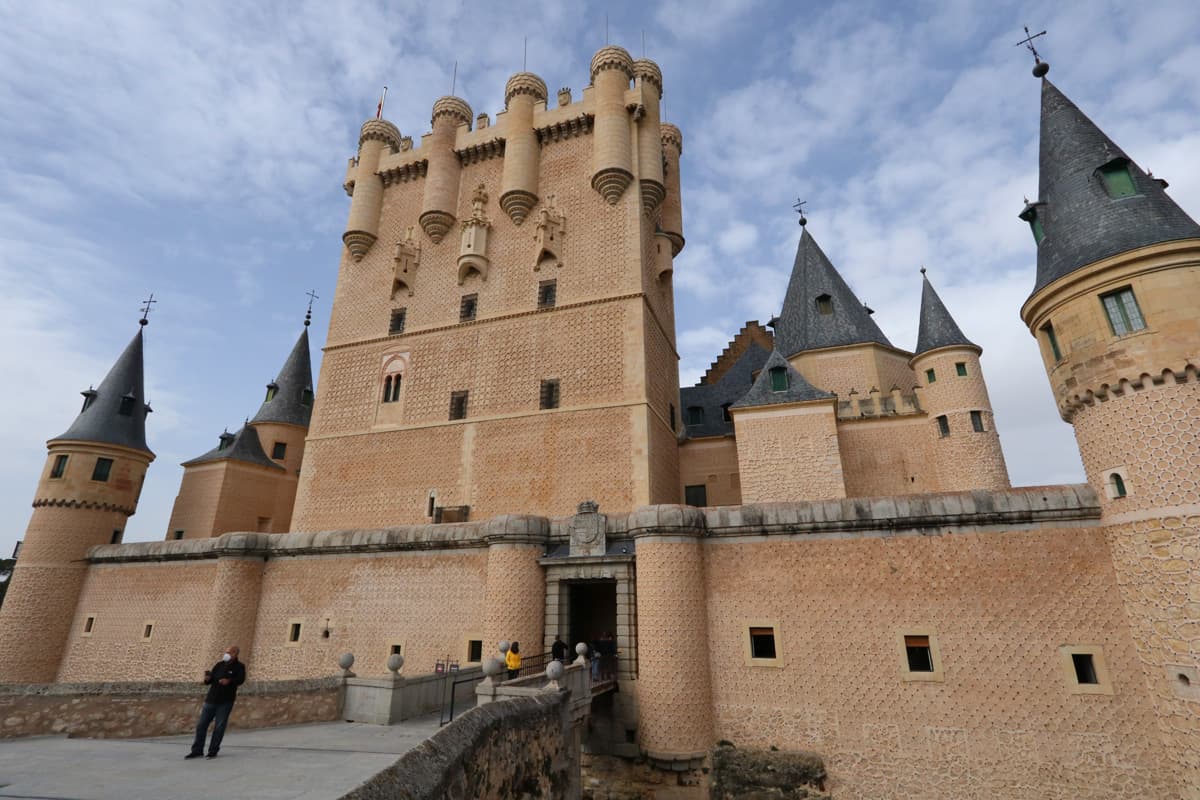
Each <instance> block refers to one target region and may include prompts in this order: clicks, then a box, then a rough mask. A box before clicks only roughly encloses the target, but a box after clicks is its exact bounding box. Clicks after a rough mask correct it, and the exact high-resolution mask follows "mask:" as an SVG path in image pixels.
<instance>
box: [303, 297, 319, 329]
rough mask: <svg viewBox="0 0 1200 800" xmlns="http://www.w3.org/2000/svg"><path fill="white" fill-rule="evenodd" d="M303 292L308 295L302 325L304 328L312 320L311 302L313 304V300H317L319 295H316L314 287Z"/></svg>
mask: <svg viewBox="0 0 1200 800" xmlns="http://www.w3.org/2000/svg"><path fill="white" fill-rule="evenodd" d="M304 294H305V295H307V296H308V310H307V311H305V312H304V327H306V328H307V327H308V326H309V324H310V323H311V322H312V304H313V300H319V299H320V297H318V296H317V290H316V289H309V290H308V291H307V292H305V293H304Z"/></svg>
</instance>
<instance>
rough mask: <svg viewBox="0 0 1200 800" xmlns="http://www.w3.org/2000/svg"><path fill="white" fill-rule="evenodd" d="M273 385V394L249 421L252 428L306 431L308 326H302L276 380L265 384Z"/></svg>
mask: <svg viewBox="0 0 1200 800" xmlns="http://www.w3.org/2000/svg"><path fill="white" fill-rule="evenodd" d="M272 385H274V387H275V394H274V396H272V397H271V398H270V399H268V400H266V401H264V402H263V404H262V406H261V407H260V408H259V409H258V413H257V414H255V415H254V418H253V419H251V420H250V424H251V425H257V424H259V423H263V422H279V423H283V424H285V425H298V426H300V427H302V428H307V427H308V422H309V420H310V419H311V418H312V391H313V379H312V360H311V358H310V356H309V352H308V326H307V324H306V325H305V328H304V331H303V332H302V333H301V334H300V338H299V339H297V340H296V344H295V346H294V347H293V348H292V352H291V353H290V354H289V355H288V357H287V361H285V362H283V368H282V369H280V370H279V376H278V377H276V378H275V380H274V381H272V382H271V383H269V384H267V388H268V389H269V388H271V386H272Z"/></svg>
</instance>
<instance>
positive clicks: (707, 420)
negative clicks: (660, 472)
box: [679, 323, 771, 439]
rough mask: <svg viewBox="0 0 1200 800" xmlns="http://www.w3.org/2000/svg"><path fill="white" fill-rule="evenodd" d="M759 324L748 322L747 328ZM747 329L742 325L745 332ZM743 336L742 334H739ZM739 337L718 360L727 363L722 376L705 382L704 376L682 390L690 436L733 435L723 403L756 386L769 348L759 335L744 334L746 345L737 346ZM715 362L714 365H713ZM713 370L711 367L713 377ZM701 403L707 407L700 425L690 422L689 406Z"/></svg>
mask: <svg viewBox="0 0 1200 800" xmlns="http://www.w3.org/2000/svg"><path fill="white" fill-rule="evenodd" d="M751 324H753V325H757V324H758V323H747V328H748V327H749V326H750V325H751ZM747 328H743V329H742V332H743V333H744V332H745V331H746V330H747ZM738 336H739V337H741V336H742V334H741V333H739V334H738ZM737 341H738V339H737V337H735V338H734V340H733V341H732V342H730V344H729V347H727V348H725V352H724V353H722V354H721V358H719V359H717V363H720V362H721V361H722V359H725V360H727V361H728V362H729V363H727V364H725V365H724V366H723V368H722V371H721V376H720V378H719V379H717V380H716V381H715V382H713V383H705V382H704V380H703V379H701V381H700V383H697V384H696V385H695V386H687V387H684V388H682V389H680V390H679V402H680V403H682V405H683V409H682V413H683V424H684V431H685V433H686V434H687V437H688V438H689V439H695V438H699V437H703V436H730V435H732V434H733V423H732V422H726V421H725V413H724V408H723V407H724V406H725V405H733V403H735V402H737V401H738V400H739V399H740V398H742V397H743V396H744V395H745V394H746V392H748V391H750V387H751V386H753V385H754V373H755V372H757V371H758V370H760V369H762V367H763V365H764V364H765V363H767V357H768V356H770V354H771V353H770V351H769V350H767V349H765V348H764V347H762V346H761V345H760V344H759V338H758V337H757V336H745V337H742V341H743V343H744V344H743V345H737ZM735 349H736V350H740V355H738V356H737V358H736V359H732V358H729V354H730V353H731V352H733V351H734V350H735ZM715 366H716V364H714V367H715ZM712 372H713V369H711V368H710V369H709V373H708V375H707V376H708V377H711V374H712ZM696 406H699V407H700V408H702V409H704V422H702V423H700V424H698V425H689V424H687V409H689V408H692V407H696Z"/></svg>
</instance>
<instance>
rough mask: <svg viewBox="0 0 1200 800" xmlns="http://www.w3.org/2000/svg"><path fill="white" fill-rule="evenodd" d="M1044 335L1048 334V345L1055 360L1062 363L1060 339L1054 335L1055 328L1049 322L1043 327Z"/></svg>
mask: <svg viewBox="0 0 1200 800" xmlns="http://www.w3.org/2000/svg"><path fill="white" fill-rule="evenodd" d="M1042 333H1044V334H1046V343H1047V344H1048V345H1050V353H1051V354H1052V355H1053V356H1054V360H1055V361H1056V362H1057V361H1062V360H1063V354H1062V348H1061V347H1059V346H1058V337H1057V336H1056V335H1055V334H1054V326H1053V325H1051V324H1050V323H1049V322H1047V323H1046V324H1045V325H1043V326H1042Z"/></svg>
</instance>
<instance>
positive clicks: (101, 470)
mask: <svg viewBox="0 0 1200 800" xmlns="http://www.w3.org/2000/svg"><path fill="white" fill-rule="evenodd" d="M112 465H113V460H112V459H111V458H97V459H96V466H95V467H93V468H92V480H94V481H99V482H101V483H104V482H105V481H107V480H108V476H109V475H111V474H112Z"/></svg>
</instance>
